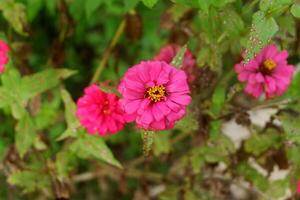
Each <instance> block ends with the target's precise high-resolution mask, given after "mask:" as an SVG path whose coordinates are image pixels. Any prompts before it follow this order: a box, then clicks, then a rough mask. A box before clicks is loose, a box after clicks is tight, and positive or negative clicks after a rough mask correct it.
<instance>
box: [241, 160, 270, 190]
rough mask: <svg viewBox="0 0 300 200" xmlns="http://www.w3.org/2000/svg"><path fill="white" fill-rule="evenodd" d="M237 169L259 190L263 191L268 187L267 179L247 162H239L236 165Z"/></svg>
mask: <svg viewBox="0 0 300 200" xmlns="http://www.w3.org/2000/svg"><path fill="white" fill-rule="evenodd" d="M237 171H238V173H239V174H240V175H242V176H243V177H245V179H246V180H248V181H251V182H252V183H253V184H254V185H255V186H256V187H257V188H258V189H259V190H262V191H265V190H267V189H268V187H269V182H268V180H267V179H266V178H265V177H264V176H263V175H261V174H260V173H259V172H258V171H256V169H254V168H253V167H252V166H250V165H249V164H248V163H245V162H243V163H240V164H239V165H238V166H237Z"/></svg>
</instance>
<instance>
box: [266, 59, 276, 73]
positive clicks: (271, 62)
mask: <svg viewBox="0 0 300 200" xmlns="http://www.w3.org/2000/svg"><path fill="white" fill-rule="evenodd" d="M264 68H265V69H266V70H268V71H273V69H275V68H276V63H275V62H274V60H272V59H267V60H265V61H264Z"/></svg>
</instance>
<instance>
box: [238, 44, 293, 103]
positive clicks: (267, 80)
mask: <svg viewBox="0 0 300 200" xmlns="http://www.w3.org/2000/svg"><path fill="white" fill-rule="evenodd" d="M287 57H288V52H287V51H286V50H284V51H281V52H279V51H278V50H277V47H276V46H275V45H269V46H267V47H265V48H264V49H262V51H261V52H260V53H259V54H257V55H256V57H255V58H254V59H252V60H251V61H249V62H248V63H247V64H244V63H243V62H241V63H239V64H236V65H235V66H234V68H235V71H236V73H237V74H238V79H239V81H242V82H247V85H246V87H245V92H246V93H248V94H250V95H252V96H254V97H256V98H258V97H260V96H261V94H262V93H263V92H265V93H266V97H267V98H272V97H274V96H281V95H282V94H283V93H284V92H285V91H286V89H287V88H288V86H289V84H290V82H291V79H292V76H293V73H294V66H293V65H289V64H288V63H287Z"/></svg>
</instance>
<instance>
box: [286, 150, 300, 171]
mask: <svg viewBox="0 0 300 200" xmlns="http://www.w3.org/2000/svg"><path fill="white" fill-rule="evenodd" d="M286 151H287V158H288V160H289V161H290V162H291V163H292V164H294V165H296V166H297V167H300V156H299V152H300V147H299V146H291V147H289V148H287V150H286Z"/></svg>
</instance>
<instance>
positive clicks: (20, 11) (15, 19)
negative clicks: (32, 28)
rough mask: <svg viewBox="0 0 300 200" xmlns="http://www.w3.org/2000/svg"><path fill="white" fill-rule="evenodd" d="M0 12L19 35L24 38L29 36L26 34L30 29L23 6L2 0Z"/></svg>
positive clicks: (12, 0)
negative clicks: (28, 28)
mask: <svg viewBox="0 0 300 200" xmlns="http://www.w3.org/2000/svg"><path fill="white" fill-rule="evenodd" d="M0 11H2V13H3V16H4V18H5V19H6V20H7V21H8V22H9V23H10V25H11V26H12V27H13V29H14V30H15V31H16V32H17V33H19V34H20V35H23V36H27V35H28V33H27V32H26V29H27V27H28V23H27V17H26V9H25V6H24V5H23V4H21V3H17V2H15V1H14V0H1V1H0Z"/></svg>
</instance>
